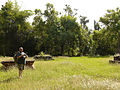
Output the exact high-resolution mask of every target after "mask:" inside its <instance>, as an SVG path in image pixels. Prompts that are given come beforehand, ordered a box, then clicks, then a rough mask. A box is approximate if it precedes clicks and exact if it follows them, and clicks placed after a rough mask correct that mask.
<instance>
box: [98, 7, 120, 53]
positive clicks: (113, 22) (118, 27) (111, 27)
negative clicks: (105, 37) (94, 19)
mask: <svg viewBox="0 0 120 90" xmlns="http://www.w3.org/2000/svg"><path fill="white" fill-rule="evenodd" d="M119 18H120V9H119V8H116V10H107V13H106V14H105V16H104V17H101V18H100V22H102V23H103V24H104V28H105V29H106V30H107V31H110V33H114V34H115V35H116V36H117V42H118V52H119V53H120V19H119Z"/></svg>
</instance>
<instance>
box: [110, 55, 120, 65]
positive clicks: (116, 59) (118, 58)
mask: <svg viewBox="0 0 120 90" xmlns="http://www.w3.org/2000/svg"><path fill="white" fill-rule="evenodd" d="M109 63H120V54H116V55H114V60H109Z"/></svg>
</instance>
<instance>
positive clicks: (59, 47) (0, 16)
mask: <svg viewBox="0 0 120 90" xmlns="http://www.w3.org/2000/svg"><path fill="white" fill-rule="evenodd" d="M63 11H64V12H65V14H61V13H60V12H58V11H56V9H55V7H54V5H53V4H51V3H47V4H46V9H45V10H44V11H42V10H41V9H35V10H34V11H31V10H20V7H19V5H18V4H17V2H12V1H9V0H8V1H7V2H6V3H5V5H2V7H1V9H0V55H2V56H13V54H14V53H15V52H16V51H17V50H18V48H19V47H20V46H23V47H24V48H25V51H26V52H27V53H28V54H29V55H31V56H33V55H35V54H38V53H40V52H44V53H46V54H51V55H54V56H58V55H67V56H81V55H113V54H115V53H120V9H119V8H116V9H115V10H107V13H106V14H105V15H104V16H103V17H100V20H99V21H98V22H97V21H94V30H92V31H91V30H90V29H89V27H88V26H87V23H89V19H88V18H87V17H86V16H82V15H79V16H80V17H77V16H76V15H77V9H72V8H71V6H70V5H65V8H63ZM32 15H34V18H33V22H32V24H30V22H28V21H27V19H28V18H29V17H30V16H32ZM78 20H79V21H78Z"/></svg>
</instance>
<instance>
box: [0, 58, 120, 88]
mask: <svg viewBox="0 0 120 90" xmlns="http://www.w3.org/2000/svg"><path fill="white" fill-rule="evenodd" d="M11 59H12V58H10V57H6V58H1V60H11ZM29 59H32V58H29ZM110 59H112V57H99V58H98V57H56V58H55V60H54V61H36V62H35V63H34V65H35V70H32V69H29V68H27V67H26V68H25V70H24V72H23V78H22V79H19V78H18V69H17V68H15V67H12V68H11V69H9V70H8V71H4V70H3V69H2V68H1V67H2V65H1V64H0V68H1V69H0V90H8V89H9V90H21V89H22V90H61V89H62V90H81V89H82V90H119V89H120V65H119V64H115V65H113V64H109V62H108V61H109V60H110Z"/></svg>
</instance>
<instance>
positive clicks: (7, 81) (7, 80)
mask: <svg viewBox="0 0 120 90" xmlns="http://www.w3.org/2000/svg"><path fill="white" fill-rule="evenodd" d="M16 79H19V77H11V78H8V79H5V80H2V81H0V84H1V83H9V82H11V81H14V80H16Z"/></svg>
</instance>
